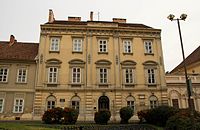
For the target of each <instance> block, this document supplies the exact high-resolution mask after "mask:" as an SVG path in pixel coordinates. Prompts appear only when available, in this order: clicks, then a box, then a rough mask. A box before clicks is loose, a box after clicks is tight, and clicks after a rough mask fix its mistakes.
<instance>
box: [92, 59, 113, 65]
mask: <svg viewBox="0 0 200 130" xmlns="http://www.w3.org/2000/svg"><path fill="white" fill-rule="evenodd" d="M95 64H97V65H111V64H112V62H110V61H108V60H98V61H96V62H95Z"/></svg>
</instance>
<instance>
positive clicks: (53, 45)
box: [50, 37, 60, 51]
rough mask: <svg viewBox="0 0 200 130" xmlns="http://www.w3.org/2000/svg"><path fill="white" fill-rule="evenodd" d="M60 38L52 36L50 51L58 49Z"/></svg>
mask: <svg viewBox="0 0 200 130" xmlns="http://www.w3.org/2000/svg"><path fill="white" fill-rule="evenodd" d="M59 44H60V38H57V37H52V38H51V45H50V51H59Z"/></svg>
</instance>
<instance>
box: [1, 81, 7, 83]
mask: <svg viewBox="0 0 200 130" xmlns="http://www.w3.org/2000/svg"><path fill="white" fill-rule="evenodd" d="M0 84H8V82H7V81H6V82H0Z"/></svg>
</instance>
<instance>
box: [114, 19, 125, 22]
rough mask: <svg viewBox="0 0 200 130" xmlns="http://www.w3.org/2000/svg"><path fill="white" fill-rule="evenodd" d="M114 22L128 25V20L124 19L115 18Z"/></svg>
mask: <svg viewBox="0 0 200 130" xmlns="http://www.w3.org/2000/svg"><path fill="white" fill-rule="evenodd" d="M113 22H117V23H126V19H122V18H113Z"/></svg>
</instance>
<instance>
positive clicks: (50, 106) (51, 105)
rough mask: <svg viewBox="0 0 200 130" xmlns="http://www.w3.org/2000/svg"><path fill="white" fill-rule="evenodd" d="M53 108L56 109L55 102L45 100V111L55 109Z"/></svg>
mask: <svg viewBox="0 0 200 130" xmlns="http://www.w3.org/2000/svg"><path fill="white" fill-rule="evenodd" d="M53 102H54V105H53ZM49 103H50V105H49ZM55 107H56V101H54V100H47V110H48V109H52V108H55Z"/></svg>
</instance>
